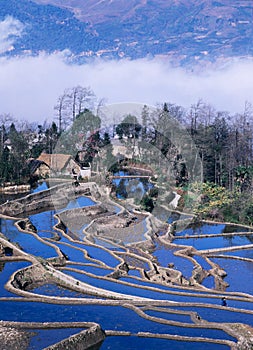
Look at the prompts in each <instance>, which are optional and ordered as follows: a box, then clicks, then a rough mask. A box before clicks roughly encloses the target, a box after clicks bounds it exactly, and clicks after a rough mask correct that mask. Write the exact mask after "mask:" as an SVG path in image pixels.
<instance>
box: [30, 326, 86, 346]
mask: <svg viewBox="0 0 253 350" xmlns="http://www.w3.org/2000/svg"><path fill="white" fill-rule="evenodd" d="M81 331H83V329H81V328H57V329H29V332H32V333H35V334H34V335H33V336H32V337H31V340H30V344H29V347H28V348H27V350H42V349H45V347H48V346H50V345H53V344H55V343H57V342H60V341H61V340H63V339H66V338H68V337H70V336H71V335H74V334H77V333H79V332H81Z"/></svg>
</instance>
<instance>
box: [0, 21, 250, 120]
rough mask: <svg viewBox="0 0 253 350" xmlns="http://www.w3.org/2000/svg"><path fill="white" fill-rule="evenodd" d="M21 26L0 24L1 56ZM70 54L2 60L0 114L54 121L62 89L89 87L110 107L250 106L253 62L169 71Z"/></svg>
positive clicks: (159, 63)
mask: <svg viewBox="0 0 253 350" xmlns="http://www.w3.org/2000/svg"><path fill="white" fill-rule="evenodd" d="M23 30H24V27H23V25H22V24H21V23H20V22H19V21H17V20H15V19H14V18H12V17H7V18H6V19H5V20H4V21H2V22H0V53H2V54H3V53H5V52H7V51H8V50H11V49H12V47H13V45H14V46H15V42H17V41H18V40H19V38H20V37H21V36H22V33H23ZM68 55H69V52H68V51H64V52H57V53H54V54H47V53H44V52H42V53H40V54H39V55H38V56H35V57H34V56H33V57H32V56H29V55H28V54H27V55H25V56H22V57H12V58H6V57H4V56H2V57H0V78H1V79H0V115H1V114H11V115H12V116H13V117H14V118H16V119H22V120H28V121H31V122H32V121H36V122H42V121H45V120H48V121H51V120H53V119H54V118H55V110H54V106H55V105H56V103H57V99H58V97H59V96H60V95H62V94H63V92H64V90H65V89H67V88H71V87H74V86H77V85H81V86H83V87H90V88H91V89H92V90H93V91H94V93H95V94H96V96H97V97H98V98H99V99H101V98H104V99H105V100H106V102H107V103H108V104H112V103H121V102H124V103H132V102H134V103H140V104H147V105H156V104H157V103H163V102H165V101H166V102H170V103H175V104H178V105H181V106H183V107H185V108H189V107H190V106H191V104H194V103H196V102H197V101H198V100H199V99H202V100H203V101H205V102H206V103H210V104H211V105H212V106H213V107H214V108H215V109H216V110H217V111H228V112H230V113H231V114H235V113H240V112H243V109H244V104H245V101H248V102H251V103H253V74H252V73H251V72H253V60H252V59H249V58H248V59H240V60H239V59H238V60H236V59H231V60H229V61H227V62H226V64H225V65H222V66H219V65H213V66H212V67H209V68H206V69H203V70H201V71H196V70H193V71H189V70H186V69H184V68H180V67H178V68H176V67H173V66H172V65H171V64H170V62H168V61H167V60H165V59H163V60H162V59H159V58H154V59H152V60H150V59H138V60H132V61H130V60H126V59H121V60H119V61H115V60H102V59H95V60H94V61H92V62H89V63H86V64H82V65H77V64H69V63H68V62H67V57H68Z"/></svg>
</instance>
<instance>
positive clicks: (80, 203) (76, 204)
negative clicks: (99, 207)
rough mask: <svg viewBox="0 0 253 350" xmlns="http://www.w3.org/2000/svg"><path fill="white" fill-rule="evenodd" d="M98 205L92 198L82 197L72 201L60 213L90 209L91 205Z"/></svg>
mask: <svg viewBox="0 0 253 350" xmlns="http://www.w3.org/2000/svg"><path fill="white" fill-rule="evenodd" d="M96 204H97V203H96V202H94V201H93V200H92V199H91V198H89V197H86V196H81V197H78V198H76V199H73V200H71V201H70V202H69V203H68V204H67V206H66V207H64V208H63V209H61V210H60V211H64V210H67V209H75V208H82V207H88V206H91V205H96Z"/></svg>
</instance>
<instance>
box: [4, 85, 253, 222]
mask: <svg viewBox="0 0 253 350" xmlns="http://www.w3.org/2000/svg"><path fill="white" fill-rule="evenodd" d="M102 105H103V100H98V99H97V98H96V96H95V94H94V92H93V91H92V90H91V89H90V88H83V87H80V86H77V87H74V88H71V89H68V90H65V91H64V93H63V95H62V96H60V97H59V99H58V101H57V103H56V106H55V113H56V115H55V121H53V122H51V123H47V122H44V123H43V124H38V123H28V122H25V121H16V120H15V119H14V118H13V117H12V116H9V115H0V124H1V125H0V182H1V185H2V186H4V185H5V184H6V183H15V184H21V183H27V182H29V181H31V180H32V177H31V169H30V166H29V164H30V160H31V159H36V158H37V157H38V156H39V155H40V154H41V152H46V153H55V152H58V153H59V152H62V153H64V152H65V153H68V154H71V155H73V156H75V158H76V160H77V161H79V162H82V163H85V162H86V163H88V162H89V163H91V164H92V167H93V168H96V170H99V171H100V172H101V174H104V176H106V173H107V172H108V171H112V169H113V168H114V166H115V164H117V163H118V162H119V159H117V158H116V157H115V156H113V154H112V145H111V143H112V140H113V139H115V136H116V137H117V139H118V140H119V142H121V143H122V145H125V146H127V147H128V148H129V149H130V150H131V152H130V153H131V155H130V158H131V159H134V160H135V162H139V163H144V164H148V165H149V166H150V167H151V168H152V169H153V171H154V173H155V174H157V176H156V179H155V180H156V181H157V184H158V185H159V186H160V187H162V186H163V185H165V186H166V184H167V185H168V184H169V186H170V187H171V188H172V189H175V190H176V191H177V193H179V194H180V195H181V200H180V203H179V209H180V208H181V209H186V208H188V209H189V210H192V211H193V212H194V213H195V214H196V215H197V217H199V218H200V219H203V218H208V219H215V220H221V221H230V222H236V223H244V224H249V225H251V224H252V223H253V201H252V189H253V182H252V180H253V108H252V106H251V104H250V103H249V102H245V106H244V110H243V112H242V113H237V114H235V115H231V114H230V113H228V112H220V111H219V112H218V111H216V110H215V108H214V107H212V106H211V105H209V104H207V103H205V102H204V101H202V100H199V101H197V103H196V104H193V105H192V106H190V108H189V109H184V108H183V107H181V106H178V105H175V104H172V103H168V102H166V103H163V104H160V105H158V106H156V107H155V108H150V107H148V106H146V105H144V106H143V109H142V112H141V116H140V117H138V118H137V117H136V116H134V115H131V114H128V115H122V116H121V119H120V120H119V121H118V122H117V123H115V124H114V125H113V126H112V127H111V126H110V127H109V126H108V127H102V126H101V125H102V124H103V118H104V116H103V113H102V112H101V106H102ZM59 145H60V149H59ZM80 150H82V157H83V158H82V159H80ZM113 165H114V166H113ZM193 168H194V169H193ZM196 193H198V201H197V202H198V203H197V205H195V202H196ZM152 200H154V201H155V198H153V199H152ZM194 201H195V202H194ZM193 202H194V205H192V203H193ZM151 207H152V206H151Z"/></svg>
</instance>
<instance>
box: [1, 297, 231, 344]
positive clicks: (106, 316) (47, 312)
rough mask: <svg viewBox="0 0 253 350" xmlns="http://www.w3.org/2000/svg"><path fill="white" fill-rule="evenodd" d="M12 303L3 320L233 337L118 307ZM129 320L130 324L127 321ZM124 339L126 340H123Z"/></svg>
mask: <svg viewBox="0 0 253 350" xmlns="http://www.w3.org/2000/svg"><path fill="white" fill-rule="evenodd" d="M15 305H16V303H13V302H2V308H1V310H2V312H3V318H2V319H3V320H12V321H23V322H28V321H33V322H39V321H40V320H41V319H43V321H44V322H76V321H80V322H86V321H89V322H98V323H99V324H101V326H102V328H103V329H112V330H118V331H126V330H127V331H130V332H133V333H137V332H140V331H143V332H144V331H146V332H152V333H170V334H182V335H187V336H206V337H208V336H209V337H213V338H216V339H231V340H233V338H232V337H231V336H229V335H228V334H226V333H225V332H223V331H220V330H215V329H201V328H184V327H177V326H168V325H164V324H159V323H156V322H152V321H150V320H147V319H143V318H141V317H140V316H139V315H138V314H136V313H135V312H134V311H132V310H130V309H126V308H123V307H119V306H110V308H109V310H110V311H109V310H108V307H107V306H97V305H53V304H43V303H37V302H33V303H29V302H22V303H20V304H18V308H17V307H16V306H15ZM129 320H131V322H129ZM126 340H127V339H126Z"/></svg>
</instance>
